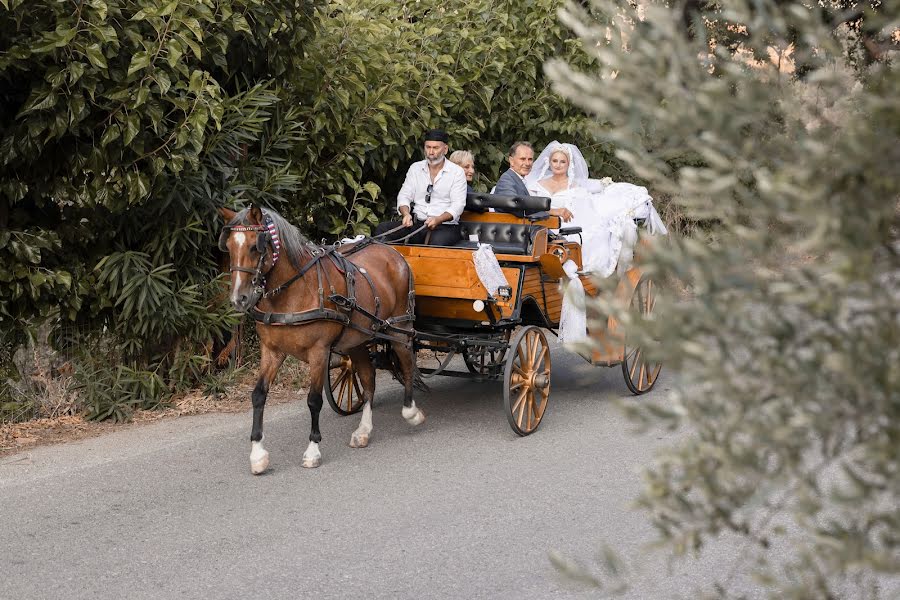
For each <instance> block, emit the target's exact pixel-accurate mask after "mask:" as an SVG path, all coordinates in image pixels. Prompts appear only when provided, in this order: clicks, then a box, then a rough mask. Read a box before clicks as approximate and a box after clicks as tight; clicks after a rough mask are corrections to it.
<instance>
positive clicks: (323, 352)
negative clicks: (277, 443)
mask: <svg viewBox="0 0 900 600" xmlns="http://www.w3.org/2000/svg"><path fill="white" fill-rule="evenodd" d="M328 354H329V349H328V348H324V349H322V348H317V349H315V350H311V351H310V352H309V354H308V362H309V395H308V396H307V397H306V405H307V406H309V424H310V431H309V446H307V447H306V452H304V453H303V463H302V464H303V466H304V467H306V468H307V469H314V468H316V467H318V466H319V465H321V464H322V452H321V451H320V450H319V443H320V442H321V441H322V434H321V433H320V432H319V412H320V411H321V410H322V386H323V384H324V382H325V375H326V372H325V361H327V360H328Z"/></svg>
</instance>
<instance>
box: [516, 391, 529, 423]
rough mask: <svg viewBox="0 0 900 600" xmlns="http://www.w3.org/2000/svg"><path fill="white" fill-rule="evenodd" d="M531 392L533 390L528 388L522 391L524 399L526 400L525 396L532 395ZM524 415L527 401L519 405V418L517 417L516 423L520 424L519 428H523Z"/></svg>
mask: <svg viewBox="0 0 900 600" xmlns="http://www.w3.org/2000/svg"><path fill="white" fill-rule="evenodd" d="M530 393H531V390H529V389H527V388H526V389H525V391H524V392H522V399H523V400H524V399H525V398H527V397H528V396H529V395H530ZM524 415H525V402H522V404H521V405H520V406H519V418H518V419H516V425H518V427H519V429H522V417H523V416H524Z"/></svg>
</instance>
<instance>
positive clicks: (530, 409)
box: [525, 394, 534, 431]
mask: <svg viewBox="0 0 900 600" xmlns="http://www.w3.org/2000/svg"><path fill="white" fill-rule="evenodd" d="M525 414H526V415H527V418H526V419H525V431H531V416H532V415H533V414H534V394H528V406H527V407H526V410H525Z"/></svg>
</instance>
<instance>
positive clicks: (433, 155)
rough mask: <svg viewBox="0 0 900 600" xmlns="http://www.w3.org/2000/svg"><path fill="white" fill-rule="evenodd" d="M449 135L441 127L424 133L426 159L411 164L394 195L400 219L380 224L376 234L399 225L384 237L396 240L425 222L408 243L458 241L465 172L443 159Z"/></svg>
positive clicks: (464, 197) (464, 202)
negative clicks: (422, 227)
mask: <svg viewBox="0 0 900 600" xmlns="http://www.w3.org/2000/svg"><path fill="white" fill-rule="evenodd" d="M449 141H450V136H448V135H447V132H445V131H442V130H440V129H431V130H429V131H427V132H425V160H420V161H419V162H415V163H413V164H412V165H411V166H410V167H409V170H408V171H407V172H406V180H405V181H404V182H403V187H401V188H400V192H399V193H398V194H397V212H398V213H400V216H401V218H402V220H401V221H389V222H386V223H381V224H380V225H379V226H378V227H377V228H376V229H375V235H379V234H381V233H384V232H386V231H390V230H391V229H394V228H396V227H398V226H400V225H403V228H402V229H399V230H398V231H395V232H394V233H392V234H391V235H389V236H387V239H391V240H395V239H398V238H402V237H405V236H407V235H409V234H410V233H412V232H413V231H415V230H416V229H418V228H420V227H421V226H422V225H425V229H423V230H422V231H420V232H419V233H417V234H416V235H414V236H412V237H411V238H409V240H408V243H410V244H425V243H426V239H427V243H428V244H430V245H433V246H452V245H454V244H455V243H456V242H458V241H459V240H460V233H459V216H460V215H461V214H462V212H463V210H464V209H465V208H466V173H465V171H463V169H462V167H460V166H459V165H456V164H454V163H452V162H450V161H449V160H447V159H446V156H447V150H448V149H449V146H448V142H449Z"/></svg>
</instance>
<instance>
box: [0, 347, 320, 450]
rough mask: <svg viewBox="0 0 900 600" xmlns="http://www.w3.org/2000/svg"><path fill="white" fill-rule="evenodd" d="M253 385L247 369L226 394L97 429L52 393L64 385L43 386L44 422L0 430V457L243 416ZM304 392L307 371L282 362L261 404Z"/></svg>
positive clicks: (194, 397) (190, 398)
mask: <svg viewBox="0 0 900 600" xmlns="http://www.w3.org/2000/svg"><path fill="white" fill-rule="evenodd" d="M59 379H60V380H61V379H62V378H59ZM255 384H256V372H255V369H250V370H248V371H247V373H246V374H245V375H244V376H243V377H242V378H241V379H240V380H239V381H238V382H236V384H235V385H234V386H232V388H231V389H230V390H229V392H228V393H227V394H224V395H219V396H211V395H207V394H204V393H203V392H201V391H194V392H191V393H188V394H184V395H181V396H178V397H176V398H174V399H172V400H171V401H170V402H169V403H168V404H167V405H165V406H164V407H162V408H159V409H156V410H139V411H137V412H135V414H134V416H133V418H132V420H131V422H130V423H112V422H99V423H98V422H95V421H88V420H86V419H85V418H84V417H83V416H82V415H80V414H74V407H73V406H70V405H69V400H66V401H63V400H61V398H63V396H67V394H63V395H60V394H57V393H56V391H58V390H60V389H61V390H65V386H64V382H62V381H57V382H56V383H52V384H48V386H47V390H48V393H47V398H46V401H45V400H44V399H43V398H42V409H41V410H42V414H45V415H47V416H44V417H42V418H39V419H35V420H32V421H26V422H24V423H6V424H0V457H3V456H8V455H11V454H16V453H19V452H22V451H23V450H28V449H29V448H33V447H36V446H43V445H48V444H59V443H63V442H71V441H74V440H80V439H85V438H91V437H96V436H98V435H103V434H105V433H109V432H112V431H119V430H122V429H127V428H131V427H140V426H142V425H145V424H147V423H153V422H156V421H159V420H161V419H171V418H178V417H183V416H189V415H201V414H209V413H239V412H246V411H247V410H249V409H250V393H251V392H252V391H253V387H254V385H255ZM308 386H309V368H308V367H307V366H306V364H304V363H300V362H298V361H295V360H293V359H291V360H289V361H286V362H285V364H284V366H283V367H282V368H281V370H280V371H279V373H278V378H277V380H276V381H275V383H274V384H273V385H272V387H271V388H270V389H269V396H268V399H267V401H266V402H267V404H268V405H270V406H271V405H277V404H284V403H286V402H290V401H292V400H297V399H300V398H305V396H306V390H307V389H308ZM67 411H68V412H67ZM247 427H248V429H249V427H250V423H249V421H248V423H247Z"/></svg>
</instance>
